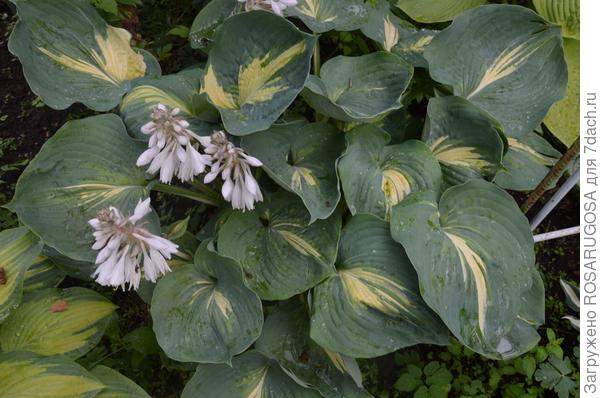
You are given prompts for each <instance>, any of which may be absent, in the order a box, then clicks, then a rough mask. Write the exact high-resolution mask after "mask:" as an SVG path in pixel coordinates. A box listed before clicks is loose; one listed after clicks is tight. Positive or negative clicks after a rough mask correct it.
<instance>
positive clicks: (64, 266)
mask: <svg viewBox="0 0 600 398" xmlns="http://www.w3.org/2000/svg"><path fill="white" fill-rule="evenodd" d="M42 255H43V256H44V257H48V260H49V261H50V262H51V263H52V264H54V265H55V266H56V267H57V268H58V269H59V270H60V271H62V272H64V273H65V274H67V275H68V276H70V277H71V278H76V279H81V280H82V281H91V280H92V279H93V278H92V275H93V273H94V271H95V270H96V264H95V262H94V261H93V260H90V261H77V260H73V259H71V258H69V257H67V256H65V255H62V254H60V253H59V252H58V251H56V249H53V248H52V247H50V246H44V248H43V249H42Z"/></svg>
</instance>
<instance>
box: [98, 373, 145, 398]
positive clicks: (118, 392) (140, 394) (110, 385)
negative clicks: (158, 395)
mask: <svg viewBox="0 0 600 398" xmlns="http://www.w3.org/2000/svg"><path fill="white" fill-rule="evenodd" d="M91 373H92V375H93V376H94V377H96V378H97V379H98V380H100V381H101V382H102V383H104V385H105V387H104V389H103V390H102V391H101V392H100V394H98V395H96V397H95V398H150V396H149V395H148V394H147V393H146V392H145V391H144V390H143V389H142V388H141V387H140V386H138V385H137V384H135V383H134V382H133V381H131V380H130V379H128V378H127V377H125V376H123V375H122V374H120V373H119V372H117V371H116V370H113V369H111V368H109V367H106V366H103V365H98V366H96V367H95V368H94V369H92V371H91Z"/></svg>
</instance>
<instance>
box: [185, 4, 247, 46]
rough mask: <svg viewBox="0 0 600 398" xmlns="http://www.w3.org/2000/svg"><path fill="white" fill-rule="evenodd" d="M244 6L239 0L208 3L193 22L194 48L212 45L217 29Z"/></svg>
mask: <svg viewBox="0 0 600 398" xmlns="http://www.w3.org/2000/svg"><path fill="white" fill-rule="evenodd" d="M243 8H244V5H243V3H240V2H239V1H238V0H211V1H210V2H209V3H208V4H206V5H205V6H204V7H202V9H201V10H200V12H199V13H198V15H196V18H194V22H192V27H191V28H190V35H189V39H190V45H191V47H192V48H197V49H203V48H207V47H209V46H210V44H211V42H212V37H213V35H214V33H215V29H217V28H218V27H219V25H221V24H222V23H223V21H225V20H226V19H227V18H229V17H230V16H232V15H234V14H237V13H238V12H240V11H242V10H243Z"/></svg>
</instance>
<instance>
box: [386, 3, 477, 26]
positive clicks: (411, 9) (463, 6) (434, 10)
mask: <svg viewBox="0 0 600 398" xmlns="http://www.w3.org/2000/svg"><path fill="white" fill-rule="evenodd" d="M485 3H487V1H486V0H396V7H399V8H400V9H401V10H402V11H404V12H405V13H406V14H407V15H408V16H409V17H411V18H412V19H414V20H415V21H417V22H421V23H435V22H446V21H451V20H452V19H454V17H456V16H457V15H459V14H461V13H462V12H464V11H466V10H469V9H471V8H473V7H477V6H480V5H483V4H485Z"/></svg>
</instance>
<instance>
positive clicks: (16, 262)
mask: <svg viewBox="0 0 600 398" xmlns="http://www.w3.org/2000/svg"><path fill="white" fill-rule="evenodd" d="M41 250H42V243H41V242H40V240H39V238H38V237H37V236H35V235H34V234H33V233H31V232H30V231H29V230H28V229H27V228H25V227H20V228H13V229H6V230H4V231H2V232H0V267H1V268H2V269H1V270H0V271H1V272H2V273H1V274H0V323H1V322H2V321H3V320H4V319H5V318H6V317H7V316H8V314H9V313H10V312H11V311H12V310H13V309H14V308H16V306H17V305H19V302H20V301H21V296H22V295H23V281H24V279H25V273H26V272H27V269H28V268H29V267H30V266H31V265H32V264H33V262H34V261H35V258H36V257H37V256H38V255H39V254H40V251H41Z"/></svg>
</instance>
